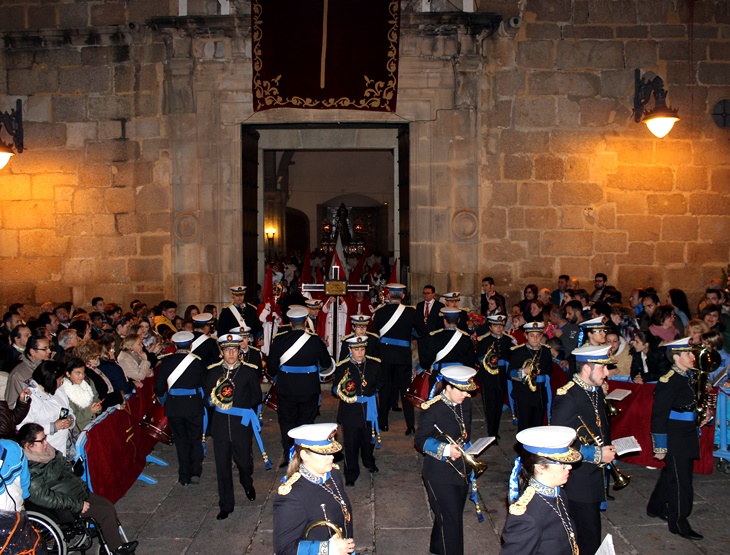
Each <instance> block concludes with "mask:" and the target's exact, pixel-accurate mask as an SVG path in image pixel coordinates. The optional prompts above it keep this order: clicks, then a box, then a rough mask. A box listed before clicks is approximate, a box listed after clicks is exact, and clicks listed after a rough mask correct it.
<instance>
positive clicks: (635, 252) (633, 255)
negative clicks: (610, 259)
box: [616, 241, 656, 265]
mask: <svg viewBox="0 0 730 555" xmlns="http://www.w3.org/2000/svg"><path fill="white" fill-rule="evenodd" d="M655 245H656V243H654V242H651V243H647V242H644V241H637V242H631V243H629V247H628V251H627V253H626V254H618V255H616V264H636V263H637V262H640V263H643V264H649V265H651V264H653V263H654V250H655V248H654V246H655Z"/></svg>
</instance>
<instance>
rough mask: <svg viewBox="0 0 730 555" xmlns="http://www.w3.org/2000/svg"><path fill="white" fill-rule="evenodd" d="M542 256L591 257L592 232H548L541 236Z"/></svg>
mask: <svg viewBox="0 0 730 555" xmlns="http://www.w3.org/2000/svg"><path fill="white" fill-rule="evenodd" d="M542 254H543V255H546V256H547V255H557V256H560V255H569V256H591V255H592V254H593V232H592V231H562V230H549V231H545V232H543V235H542Z"/></svg>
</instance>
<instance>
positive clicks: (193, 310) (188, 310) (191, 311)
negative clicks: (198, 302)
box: [183, 304, 200, 321]
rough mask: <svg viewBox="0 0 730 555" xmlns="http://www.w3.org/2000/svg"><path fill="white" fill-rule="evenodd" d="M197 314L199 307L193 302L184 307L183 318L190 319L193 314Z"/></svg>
mask: <svg viewBox="0 0 730 555" xmlns="http://www.w3.org/2000/svg"><path fill="white" fill-rule="evenodd" d="M198 314H200V309H199V308H198V307H197V306H195V305H194V304H191V305H188V307H187V308H186V309H185V314H184V315H183V320H191V321H192V319H193V316H197V315H198Z"/></svg>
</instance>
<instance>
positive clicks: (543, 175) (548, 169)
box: [534, 156, 565, 196]
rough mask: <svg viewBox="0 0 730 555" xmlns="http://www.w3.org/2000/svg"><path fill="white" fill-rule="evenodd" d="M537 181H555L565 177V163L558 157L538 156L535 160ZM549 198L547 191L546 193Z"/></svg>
mask: <svg viewBox="0 0 730 555" xmlns="http://www.w3.org/2000/svg"><path fill="white" fill-rule="evenodd" d="M534 166H535V179H538V180H543V181H553V180H559V179H563V177H564V176H565V163H564V162H563V160H562V159H561V158H558V157H556V156H536V157H535V159H534ZM545 196H547V191H546V192H545Z"/></svg>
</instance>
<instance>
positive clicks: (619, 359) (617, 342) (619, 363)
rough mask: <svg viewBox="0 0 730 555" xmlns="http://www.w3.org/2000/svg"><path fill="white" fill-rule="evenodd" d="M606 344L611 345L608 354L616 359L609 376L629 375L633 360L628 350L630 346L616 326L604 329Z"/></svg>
mask: <svg viewBox="0 0 730 555" xmlns="http://www.w3.org/2000/svg"><path fill="white" fill-rule="evenodd" d="M606 344H607V345H609V346H610V347H611V349H610V350H609V351H608V354H609V355H611V358H613V359H615V360H616V369H615V370H614V371H613V372H611V376H630V375H631V362H632V360H633V359H632V357H631V353H630V352H629V351H630V350H631V346H630V345H629V344H628V342H627V341H626V340H625V339H624V338H623V337H621V334H620V333H619V331H618V330H617V329H616V328H613V327H609V328H608V329H607V330H606Z"/></svg>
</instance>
